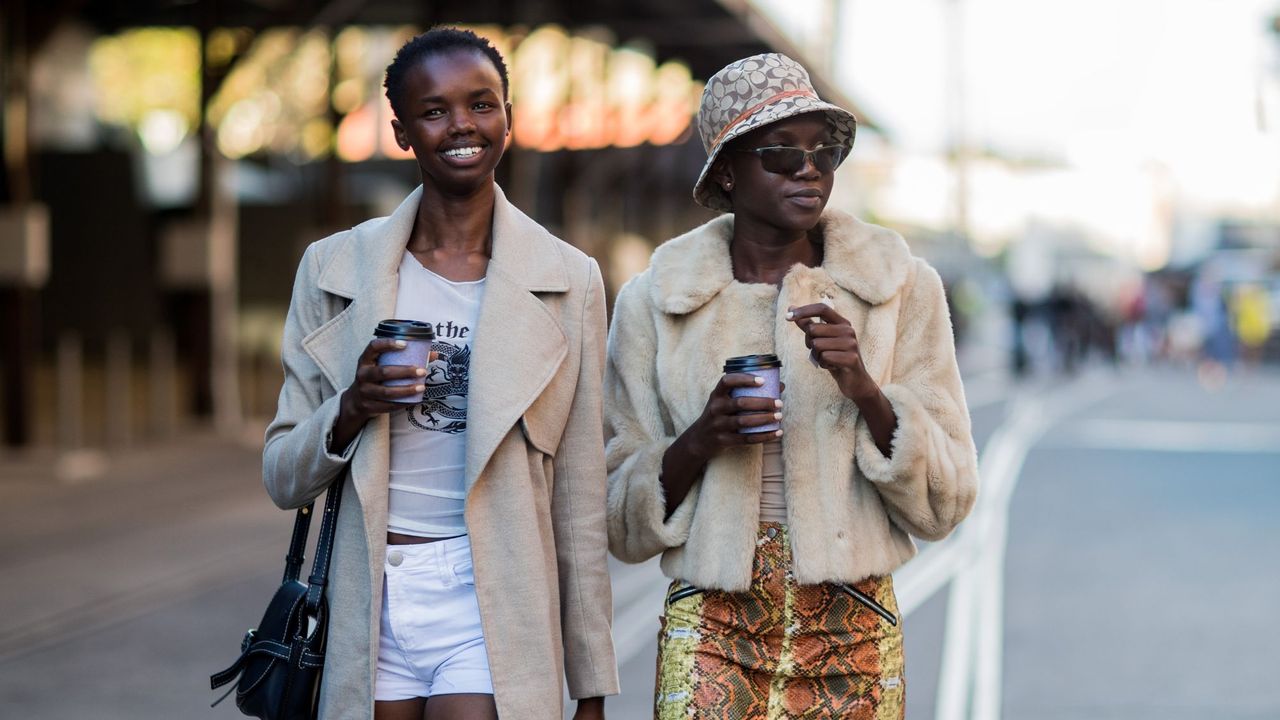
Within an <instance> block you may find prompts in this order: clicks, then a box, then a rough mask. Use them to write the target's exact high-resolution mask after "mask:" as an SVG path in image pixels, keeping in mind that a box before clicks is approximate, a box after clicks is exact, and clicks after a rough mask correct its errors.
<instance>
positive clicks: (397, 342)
mask: <svg viewBox="0 0 1280 720" xmlns="http://www.w3.org/2000/svg"><path fill="white" fill-rule="evenodd" d="M392 344H393V345H395V346H396V347H398V348H402V347H408V345H409V344H408V343H406V342H405V341H403V340H395V341H393V342H392Z"/></svg>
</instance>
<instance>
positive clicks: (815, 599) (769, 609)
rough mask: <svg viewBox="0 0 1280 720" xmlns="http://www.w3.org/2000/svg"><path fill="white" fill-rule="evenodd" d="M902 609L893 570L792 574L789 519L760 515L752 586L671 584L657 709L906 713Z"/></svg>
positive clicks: (737, 715) (748, 714) (690, 714)
mask: <svg viewBox="0 0 1280 720" xmlns="http://www.w3.org/2000/svg"><path fill="white" fill-rule="evenodd" d="M897 614H898V606H897V601H896V600H895V598H894V594H893V581H892V579H891V578H890V577H889V576H883V577H873V578H868V579H866V580H863V581H862V582H859V583H856V584H852V585H846V584H837V583H827V584H822V585H798V584H796V582H795V579H794V578H793V577H792V575H791V550H790V545H789V542H788V539H787V532H786V527H785V526H784V525H780V524H778V523H761V525H760V531H759V533H758V535H757V540H756V556H755V567H754V571H753V577H752V580H751V588H750V590H748V591H746V592H741V593H728V592H721V591H718V590H702V589H700V588H696V587H691V586H690V585H689V584H688V583H684V582H681V581H678V580H677V581H675V582H673V583H671V587H670V589H669V590H668V591H667V599H666V610H665V613H664V615H663V617H662V621H661V622H662V629H661V631H660V633H659V636H658V674H657V689H656V693H655V698H654V716H655V717H656V718H659V720H677V719H678V720H689V719H691V718H692V719H697V720H775V719H776V720H782V719H784V718H785V719H787V720H790V719H792V718H855V719H857V720H863V719H865V720H889V719H892V720H901V719H902V718H903V713H904V702H903V699H904V693H905V686H904V684H903V674H902V673H903V660H902V633H901V631H900V629H899V627H898V618H897Z"/></svg>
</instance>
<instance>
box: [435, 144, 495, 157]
mask: <svg viewBox="0 0 1280 720" xmlns="http://www.w3.org/2000/svg"><path fill="white" fill-rule="evenodd" d="M482 152H484V148H482V147H480V146H478V145H471V146H468V147H460V148H450V149H448V150H444V151H442V152H441V154H442V155H444V156H445V157H451V158H457V159H459V160H465V159H466V158H472V157H475V156H476V155H479V154H480V153H482Z"/></svg>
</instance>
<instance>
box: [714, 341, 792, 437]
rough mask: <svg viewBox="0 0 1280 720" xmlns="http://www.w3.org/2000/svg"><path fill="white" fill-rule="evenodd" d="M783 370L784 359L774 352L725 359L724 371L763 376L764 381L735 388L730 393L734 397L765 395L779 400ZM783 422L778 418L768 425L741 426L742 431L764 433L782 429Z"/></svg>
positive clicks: (726, 372)
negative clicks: (750, 385)
mask: <svg viewBox="0 0 1280 720" xmlns="http://www.w3.org/2000/svg"><path fill="white" fill-rule="evenodd" d="M781 370H782V361H781V360H779V359H778V356H777V355H774V354H772V353H770V354H766V355H740V356H738V357H731V358H729V359H728V360H725V361H724V372H725V374H726V375H728V374H729V373H747V374H748V375H755V376H756V377H758V378H763V379H764V382H763V383H761V384H760V385H756V386H754V387H744V388H733V389H732V390H730V391H729V394H730V395H731V396H733V397H736V398H737V397H763V398H772V399H774V400H777V399H779V398H781V397H782V386H781V383H780V381H781V378H780V377H779V372H780V371H781ZM781 427H782V424H781V423H779V422H778V421H777V420H775V421H773V422H771V423H769V424H767V425H757V426H756V427H744V428H739V429H738V432H740V433H762V432H777V431H778V430H779V429H781Z"/></svg>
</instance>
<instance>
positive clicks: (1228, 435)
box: [0, 370, 1280, 720]
mask: <svg viewBox="0 0 1280 720" xmlns="http://www.w3.org/2000/svg"><path fill="white" fill-rule="evenodd" d="M1077 387H1078V388H1080V389H1081V396H1082V397H1083V396H1084V395H1085V394H1086V393H1085V390H1086V389H1089V388H1092V389H1091V390H1089V392H1097V393H1098V395H1097V396H1098V397H1099V398H1100V399H1099V400H1097V401H1096V402H1091V403H1088V404H1085V405H1084V406H1083V407H1081V408H1079V409H1078V410H1076V411H1074V412H1072V413H1069V414H1067V415H1066V416H1064V417H1062V418H1057V419H1055V421H1054V422H1053V423H1052V425H1051V428H1050V430H1049V432H1048V433H1047V434H1046V436H1045V437H1044V438H1042V439H1041V440H1040V441H1039V442H1037V443H1036V445H1035V447H1033V448H1032V449H1031V450H1030V453H1029V455H1028V459H1027V462H1026V465H1025V467H1024V468H1023V472H1022V473H1021V476H1020V482H1019V484H1018V485H1017V489H1016V492H1015V493H1014V496H1013V500H1012V505H1011V521H1010V527H1009V546H1008V555H1007V562H1006V574H1005V589H1006V604H1005V613H1004V618H1003V619H1004V630H1005V635H1004V637H1005V643H1004V663H1003V667H1004V676H1003V680H1004V682H1003V689H1002V697H1003V707H1004V717H1006V718H1012V719H1021V718H1037V719H1038V718H1046V719H1049V720H1054V719H1056V718H1125V719H1134V720H1143V719H1146V718H1152V719H1154V718H1161V719H1170V718H1171V719H1174V720H1178V719H1180V718H1215V719H1218V718H1225V719H1230V718H1241V719H1243V718H1259V719H1261V718H1277V717H1280V683H1277V682H1276V681H1275V677H1276V676H1277V672H1280V650H1278V649H1277V648H1280V621H1278V620H1277V619H1276V617H1277V609H1280V572H1277V571H1276V569H1275V567H1276V566H1275V563H1276V560H1275V558H1276V557H1277V555H1280V523H1276V522H1275V520H1274V515H1275V513H1276V511H1277V510H1280V374H1277V373H1275V372H1259V373H1256V374H1253V375H1249V376H1237V377H1234V378H1232V379H1231V380H1230V381H1228V383H1227V384H1226V386H1224V387H1222V388H1220V389H1217V390H1208V389H1205V388H1204V387H1202V386H1201V385H1200V384H1199V383H1198V382H1197V381H1196V378H1195V376H1194V375H1193V374H1191V373H1189V372H1179V371H1165V370H1161V371H1143V372H1137V371H1126V372H1123V373H1120V374H1103V375H1091V376H1089V377H1087V378H1085V379H1083V380H1080V381H1078V384H1077V385H1066V384H1065V383H1064V382H1060V381H1045V380H1042V381H1038V382H1032V383H1028V384H1026V385H1024V386H1013V385H1011V384H1009V383H1007V382H1005V381H1003V379H1001V378H997V377H987V378H977V379H974V380H973V381H971V382H970V383H969V394H970V397H971V400H972V401H973V404H974V405H975V408H974V423H975V429H976V432H977V435H978V439H979V446H980V447H981V446H982V444H983V443H984V442H985V440H986V438H988V437H989V436H990V435H991V433H992V432H993V431H994V430H995V429H996V428H997V427H999V426H1000V425H1001V423H1002V422H1003V420H1004V414H1005V409H1006V403H1005V400H1007V399H1008V398H1009V397H1010V396H1011V395H1012V394H1017V393H1025V394H1036V393H1041V392H1057V393H1062V392H1066V393H1068V394H1070V393H1072V392H1074V390H1075V389H1076V388H1077ZM257 463H258V450H257V449H256V448H253V447H247V446H241V445H236V444H232V443H227V442H224V441H218V440H214V439H210V438H187V439H184V440H183V441H182V442H181V443H179V444H176V445H175V446H173V447H170V448H168V449H163V450H158V449H155V448H150V449H147V450H145V451H144V450H139V451H135V452H132V453H127V454H123V455H120V456H116V457H114V458H113V459H112V462H111V465H110V468H109V470H108V472H107V473H106V474H105V475H103V476H101V477H98V478H97V479H94V480H88V481H84V482H81V483H77V484H68V483H65V482H59V481H57V480H55V479H54V477H53V474H52V472H51V471H50V470H49V467H50V465H51V463H50V462H49V458H41V457H34V458H25V459H17V460H15V459H13V458H8V459H3V460H0V472H2V473H3V476H4V477H3V480H0V572H2V573H3V577H4V578H5V580H4V590H3V591H2V592H0V717H3V718H10V717H12V718H31V719H33V720H38V719H43V718H49V719H55V718H56V719H58V720H62V719H64V718H81V717H93V718H105V719H108V720H110V719H114V718H120V719H124V718H130V719H133V718H206V717H211V718H217V717H228V718H229V717H238V715H236V713H235V711H234V709H233V708H231V707H229V706H227V705H223V706H220V707H218V708H217V709H215V710H212V711H211V710H208V709H207V700H208V699H209V698H210V694H209V693H208V692H207V691H206V689H205V688H207V684H206V682H207V675H208V673H209V672H210V671H211V670H214V669H218V668H219V667H220V666H221V665H222V664H224V663H225V662H228V661H229V660H230V659H231V658H232V657H233V656H234V655H235V653H236V651H237V643H238V638H239V635H240V634H241V633H242V632H243V630H244V628H245V627H246V626H247V625H250V624H253V623H254V622H255V621H256V615H257V614H258V613H260V612H261V610H262V605H263V604H264V603H265V600H266V598H267V597H268V596H269V594H270V592H271V590H272V589H273V588H274V585H275V584H276V582H277V581H278V577H277V575H278V572H279V565H280V564H281V562H280V560H281V558H280V557H279V555H280V554H281V553H282V552H283V549H284V547H285V544H286V543H287V535H288V530H289V524H290V518H289V516H288V515H286V514H285V513H280V512H277V511H275V510H273V509H272V508H271V506H270V504H269V503H268V502H267V501H266V499H265V496H264V495H263V493H262V491H261V489H260V485H259V481H258V469H257V467H258V466H257ZM614 577H615V595H616V601H615V607H616V610H615V617H616V619H617V623H616V625H617V627H616V635H617V640H618V644H619V648H620V651H621V652H622V653H623V655H624V658H623V659H624V662H623V664H622V668H621V673H622V678H623V689H624V691H623V694H622V696H621V697H619V698H615V699H612V700H611V701H610V704H609V710H610V716H611V717H612V718H615V720H633V719H639V718H645V717H647V716H648V713H649V707H650V693H651V692H652V678H653V666H654V646H655V642H654V633H655V632H656V617H657V613H658V602H659V601H658V600H657V599H656V598H657V597H658V595H659V594H660V592H661V589H662V585H663V581H662V580H661V579H660V577H658V574H657V572H656V568H654V567H653V566H652V565H641V566H622V565H617V566H615V576H614ZM945 608H946V597H945V594H943V593H940V594H939V595H938V596H936V597H934V598H932V599H931V600H930V601H928V602H927V603H925V604H924V605H923V606H922V607H921V608H920V609H919V610H918V611H917V612H915V613H914V614H913V615H911V616H910V617H908V618H907V620H906V623H905V625H906V631H907V638H908V640H907V653H908V697H909V708H910V709H909V715H908V716H909V717H910V718H913V719H915V718H920V719H924V718H931V717H933V696H934V691H935V687H936V680H937V676H938V670H939V658H940V645H941V638H942V628H943V618H944V614H945Z"/></svg>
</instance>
